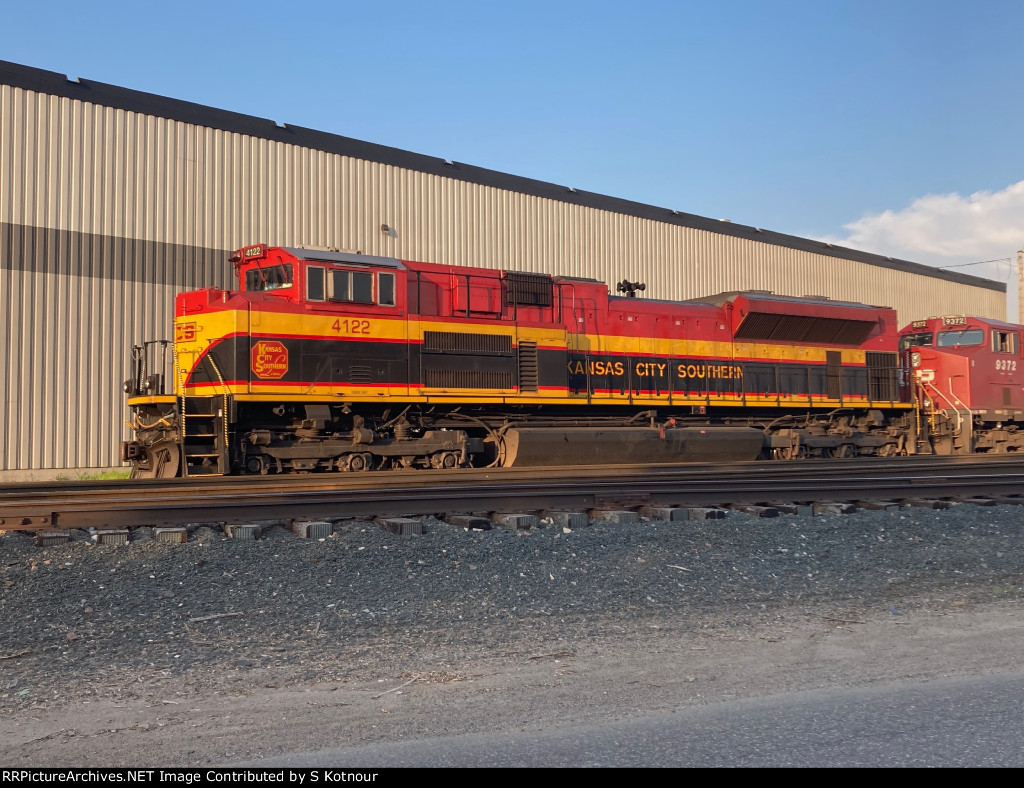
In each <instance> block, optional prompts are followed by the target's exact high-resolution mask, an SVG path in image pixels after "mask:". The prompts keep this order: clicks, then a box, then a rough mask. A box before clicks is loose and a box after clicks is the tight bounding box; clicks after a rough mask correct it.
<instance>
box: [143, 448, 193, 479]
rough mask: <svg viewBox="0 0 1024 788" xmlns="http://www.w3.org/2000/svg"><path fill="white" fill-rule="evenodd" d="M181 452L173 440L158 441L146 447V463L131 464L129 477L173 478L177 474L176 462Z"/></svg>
mask: <svg viewBox="0 0 1024 788" xmlns="http://www.w3.org/2000/svg"><path fill="white" fill-rule="evenodd" d="M180 458H181V453H180V452H179V451H178V444H177V443H174V442H173V441H160V442H159V443H155V444H153V445H152V446H147V447H146V465H147V466H148V467H145V468H143V467H140V466H139V464H137V463H136V464H135V465H133V466H132V472H131V478H133V479H173V478H174V477H175V476H177V475H178V463H179V460H180Z"/></svg>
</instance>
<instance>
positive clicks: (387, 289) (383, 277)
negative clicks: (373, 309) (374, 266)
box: [377, 271, 395, 306]
mask: <svg viewBox="0 0 1024 788" xmlns="http://www.w3.org/2000/svg"><path fill="white" fill-rule="evenodd" d="M377 303H378V304H380V305H381V306H394V305H395V275H394V274H387V273H384V272H383V271H381V272H380V273H378V274H377Z"/></svg>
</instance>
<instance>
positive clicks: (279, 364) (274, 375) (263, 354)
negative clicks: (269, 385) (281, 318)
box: [252, 339, 288, 380]
mask: <svg viewBox="0 0 1024 788" xmlns="http://www.w3.org/2000/svg"><path fill="white" fill-rule="evenodd" d="M252 371H253V372H254V373H255V374H256V377H259V378H264V379H270V380H278V379H280V378H283V377H284V376H285V373H287V372H288V348H286V347H285V346H284V345H283V344H282V343H280V342H277V341H275V340H265V339H264V340H260V341H259V342H257V343H256V344H255V345H253V346H252Z"/></svg>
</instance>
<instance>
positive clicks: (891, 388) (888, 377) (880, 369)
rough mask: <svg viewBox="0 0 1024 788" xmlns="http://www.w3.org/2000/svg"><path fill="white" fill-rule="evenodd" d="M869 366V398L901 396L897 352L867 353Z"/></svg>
mask: <svg viewBox="0 0 1024 788" xmlns="http://www.w3.org/2000/svg"><path fill="white" fill-rule="evenodd" d="M864 363H865V364H866V365H867V368H868V398H869V399H871V400H873V401H875V402H884V401H886V400H889V401H890V402H894V401H896V400H898V399H899V398H900V378H899V373H900V370H899V360H898V357H897V355H896V354H895V353H871V352H868V353H865V354H864Z"/></svg>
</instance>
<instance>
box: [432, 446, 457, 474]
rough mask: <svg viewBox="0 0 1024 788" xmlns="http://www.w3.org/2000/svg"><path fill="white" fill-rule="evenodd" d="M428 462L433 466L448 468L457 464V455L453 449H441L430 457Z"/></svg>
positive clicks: (442, 468) (455, 466)
mask: <svg viewBox="0 0 1024 788" xmlns="http://www.w3.org/2000/svg"><path fill="white" fill-rule="evenodd" d="M430 464H431V466H432V467H434V468H438V469H441V470H450V469H452V468H457V467H458V465H459V456H458V455H457V454H456V453H455V452H453V451H442V452H438V453H437V454H435V455H433V456H432V457H431V458H430Z"/></svg>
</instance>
